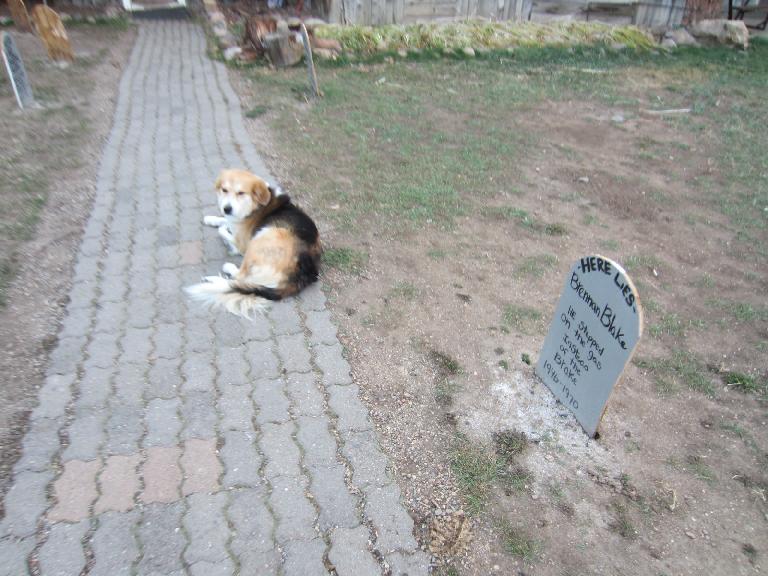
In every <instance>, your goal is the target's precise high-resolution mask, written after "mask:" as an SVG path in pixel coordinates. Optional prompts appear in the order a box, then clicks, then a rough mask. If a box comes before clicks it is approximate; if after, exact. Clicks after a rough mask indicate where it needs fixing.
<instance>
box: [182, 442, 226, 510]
mask: <svg viewBox="0 0 768 576" xmlns="http://www.w3.org/2000/svg"><path fill="white" fill-rule="evenodd" d="M181 468H182V470H183V471H184V483H183V484H182V493H183V494H184V495H185V496H186V495H189V494H194V493H196V492H215V491H216V490H218V489H219V476H220V475H221V472H222V469H221V463H220V462H219V459H218V457H217V454H216V440H215V439H211V440H199V439H192V440H187V442H186V444H185V446H184V453H183V454H182V456H181Z"/></svg>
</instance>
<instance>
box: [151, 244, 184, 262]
mask: <svg viewBox="0 0 768 576" xmlns="http://www.w3.org/2000/svg"><path fill="white" fill-rule="evenodd" d="M155 258H156V259H157V267H158V268H176V267H177V266H178V265H179V250H178V246H177V245H176V244H169V245H167V246H158V248H157V252H155Z"/></svg>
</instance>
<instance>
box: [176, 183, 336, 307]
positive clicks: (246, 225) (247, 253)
mask: <svg viewBox="0 0 768 576" xmlns="http://www.w3.org/2000/svg"><path fill="white" fill-rule="evenodd" d="M215 186H216V194H217V196H218V205H219V211H220V212H221V213H222V214H223V216H221V217H219V216H206V217H205V218H204V219H203V222H204V223H205V224H206V225H208V226H214V227H216V228H218V229H219V235H220V236H221V237H222V239H223V240H224V242H225V243H226V244H227V246H228V247H229V249H230V253H231V254H242V255H243V262H242V264H241V265H240V267H239V268H238V267H237V266H235V265H234V264H231V263H229V262H227V263H226V264H224V266H223V267H222V275H221V276H206V277H205V278H204V279H203V280H204V282H202V283H200V284H195V285H193V286H188V287H187V288H186V289H185V290H186V292H187V294H189V295H190V297H192V298H193V299H195V300H199V301H201V302H203V303H205V304H208V305H211V306H223V307H224V308H226V309H227V310H229V311H230V312H232V313H234V314H238V315H240V316H245V317H250V316H251V314H252V313H253V312H254V311H256V310H260V309H262V308H263V307H264V306H265V304H266V303H267V301H269V300H281V299H282V298H284V297H286V296H293V295H295V294H297V293H298V292H299V291H300V290H301V289H303V288H305V287H306V286H309V285H310V284H312V283H313V282H315V281H316V280H317V276H318V269H319V266H320V255H321V253H322V249H321V247H320V239H319V235H318V232H317V226H315V223H314V222H313V221H312V219H311V218H310V217H309V216H307V215H306V214H305V213H304V212H303V211H302V210H301V209H299V208H298V207H297V206H295V205H294V204H293V203H292V202H291V199H290V197H289V196H288V195H287V194H285V193H284V192H283V191H282V190H281V189H280V188H279V187H277V186H271V185H269V184H268V183H267V182H265V181H264V180H262V179H261V178H259V177H258V176H256V175H254V174H251V173H250V172H246V171H244V170H224V171H223V172H222V173H221V174H220V175H219V177H218V179H217V180H216V185H215Z"/></svg>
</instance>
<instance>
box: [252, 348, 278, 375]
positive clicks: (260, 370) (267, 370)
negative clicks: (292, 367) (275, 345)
mask: <svg viewBox="0 0 768 576" xmlns="http://www.w3.org/2000/svg"><path fill="white" fill-rule="evenodd" d="M246 358H247V359H248V361H249V362H250V363H251V377H252V378H277V376H278V374H279V364H278V361H277V356H276V355H275V353H274V351H273V350H272V343H271V342H261V341H255V342H249V343H248V347H247V351H246Z"/></svg>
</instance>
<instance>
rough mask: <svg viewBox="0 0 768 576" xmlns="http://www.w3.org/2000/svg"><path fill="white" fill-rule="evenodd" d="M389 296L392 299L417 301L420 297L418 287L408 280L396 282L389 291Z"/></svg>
mask: <svg viewBox="0 0 768 576" xmlns="http://www.w3.org/2000/svg"><path fill="white" fill-rule="evenodd" d="M389 295H390V297H392V298H399V299H401V300H409V301H412V300H415V299H416V297H417V296H418V295H419V289H418V288H416V286H415V285H414V284H413V283H411V282H408V281H406V280H402V281H400V282H395V284H394V286H392V289H391V290H390V291H389Z"/></svg>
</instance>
